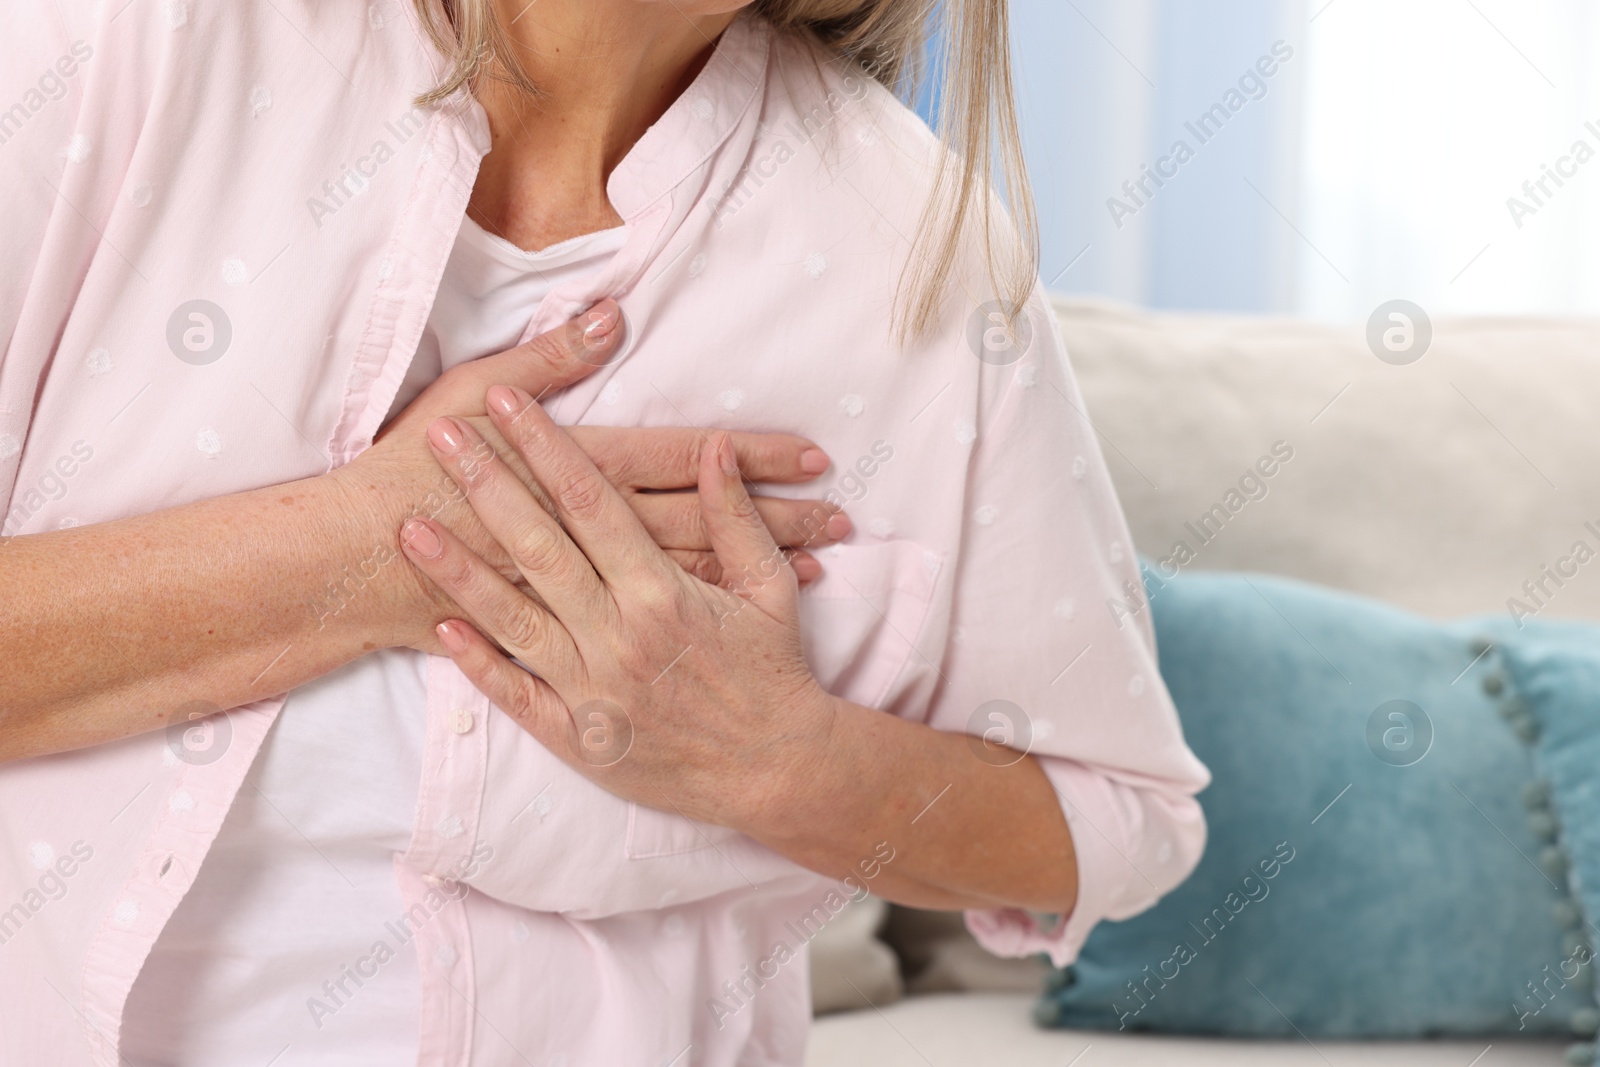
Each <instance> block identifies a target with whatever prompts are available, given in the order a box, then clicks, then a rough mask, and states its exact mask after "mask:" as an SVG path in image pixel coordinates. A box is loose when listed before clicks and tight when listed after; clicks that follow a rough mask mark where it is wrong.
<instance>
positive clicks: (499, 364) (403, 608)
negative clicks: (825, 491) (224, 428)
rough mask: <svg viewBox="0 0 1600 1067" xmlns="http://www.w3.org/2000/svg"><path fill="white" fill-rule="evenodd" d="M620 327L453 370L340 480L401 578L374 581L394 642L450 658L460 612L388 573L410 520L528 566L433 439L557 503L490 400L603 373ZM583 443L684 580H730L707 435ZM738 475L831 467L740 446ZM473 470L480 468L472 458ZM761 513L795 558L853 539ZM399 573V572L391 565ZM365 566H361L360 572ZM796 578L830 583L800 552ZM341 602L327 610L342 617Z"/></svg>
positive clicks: (782, 503)
mask: <svg viewBox="0 0 1600 1067" xmlns="http://www.w3.org/2000/svg"><path fill="white" fill-rule="evenodd" d="M621 321H622V320H621V314H620V312H619V310H618V308H617V305H616V303H615V302H614V301H611V300H604V301H602V302H601V303H599V304H597V305H595V307H593V308H591V309H590V310H589V311H587V312H585V313H584V314H583V315H580V316H578V317H577V318H575V319H572V320H570V321H568V322H567V323H565V324H564V325H562V326H560V327H557V328H556V329H554V330H552V331H550V332H549V333H546V334H542V335H540V336H539V337H536V338H534V339H532V340H531V341H529V342H528V343H526V344H524V345H519V346H518V347H516V348H513V349H510V350H508V351H506V352H502V353H500V354H498V355H494V356H489V357H486V358H484V359H480V360H474V361H472V362H470V363H464V364H462V365H460V366H458V367H454V368H452V369H451V370H449V371H446V372H445V373H444V374H443V375H441V376H440V377H439V379H438V380H437V381H435V382H434V383H433V384H432V385H430V386H429V387H428V388H427V389H426V390H424V391H423V392H422V393H421V394H420V395H419V396H418V397H417V398H416V400H414V401H413V402H412V403H411V404H410V405H409V406H408V407H406V408H405V410H404V411H402V412H401V413H400V414H399V415H397V416H396V417H395V418H394V420H393V421H392V422H390V423H389V425H388V426H386V427H385V428H384V429H383V431H382V432H381V433H380V434H379V435H378V437H377V439H376V441H375V442H374V444H373V446H372V448H370V449H368V450H367V451H366V452H364V453H362V455H361V456H359V457H357V458H356V459H355V460H354V461H352V462H351V463H350V464H348V465H347V466H345V467H343V468H341V469H340V470H338V471H335V472H334V477H336V478H337V479H339V480H341V481H342V482H343V483H344V484H345V486H346V487H347V489H348V490H349V492H350V494H351V495H352V497H353V498H354V503H353V506H355V507H357V508H358V509H361V510H362V511H363V512H364V513H365V514H367V515H369V516H370V517H371V518H372V519H373V522H374V527H375V530H376V531H378V532H376V533H375V534H374V536H375V537H378V538H380V540H378V541H377V542H376V543H375V545H374V554H373V555H371V556H368V557H366V559H364V560H362V561H361V563H362V564H364V565H365V567H366V569H367V570H368V571H370V570H372V569H373V567H374V563H373V562H370V561H371V560H377V561H378V563H377V566H378V567H379V568H380V569H381V571H383V572H387V573H388V574H389V579H388V580H386V581H380V582H376V583H374V582H372V579H371V577H370V575H363V577H364V578H365V579H366V582H367V583H368V584H367V585H366V588H373V586H374V585H376V586H377V587H378V589H379V592H378V595H380V596H384V597H387V598H389V600H390V605H389V609H390V610H389V617H391V618H392V619H393V620H394V630H393V632H392V634H391V636H390V643H392V644H396V645H409V646H411V647H414V648H419V649H422V650H423V651H428V652H438V651H440V646H439V644H438V641H437V636H436V634H435V632H434V625H435V624H436V623H438V622H439V621H440V620H442V619H444V618H447V617H449V616H450V615H452V614H454V613H455V612H456V608H455V607H454V606H453V605H452V604H451V602H450V600H449V599H448V598H447V597H445V596H443V595H442V594H441V593H440V592H439V590H438V589H437V587H435V586H434V585H433V584H432V583H429V582H426V581H423V580H421V579H420V577H419V576H418V575H417V574H416V573H415V572H414V571H412V570H411V568H409V567H405V566H403V565H402V566H397V567H396V566H389V565H388V562H395V561H397V557H396V556H395V555H394V553H393V550H392V546H393V531H394V529H395V527H396V526H397V525H398V524H399V523H400V522H401V521H404V519H405V518H406V517H407V516H410V515H414V514H420V515H423V516H426V517H429V518H432V519H434V520H436V521H437V522H439V523H440V524H442V525H444V526H445V527H447V528H448V529H449V530H451V531H452V532H453V533H454V534H455V535H456V536H457V537H458V538H459V539H460V540H461V542H462V543H463V544H464V545H466V546H468V547H469V548H470V549H471V551H473V552H474V553H475V554H476V555H478V556H479V557H481V558H482V559H483V560H485V561H486V562H487V563H488V564H489V565H490V566H492V567H493V568H494V569H495V570H496V571H497V572H498V573H499V574H501V575H502V576H504V577H505V578H507V579H508V580H511V581H513V582H518V581H520V580H521V576H520V575H519V573H518V571H517V569H516V567H515V566H514V565H513V562H512V560H511V558H510V556H508V555H507V554H506V552H505V551H504V550H503V549H502V548H501V547H500V545H499V544H498V543H497V542H496V540H495V539H494V538H493V537H492V536H490V535H489V533H488V532H487V531H486V530H485V529H484V528H483V525H482V523H481V522H480V521H479V519H478V517H477V516H476V515H475V514H474V512H473V510H472V508H470V507H468V506H466V505H465V503H464V502H463V499H464V498H463V497H462V494H461V492H460V490H459V489H458V488H457V487H456V485H455V483H454V482H452V481H451V480H450V479H449V478H447V477H444V476H443V475H441V473H440V471H439V465H438V464H437V463H436V462H435V460H434V458H433V454H432V452H431V451H430V449H429V446H428V442H427V433H426V431H427V427H428V426H429V425H430V424H431V423H432V422H434V421H435V420H436V419H438V418H440V417H441V416H450V417H453V418H456V419H459V420H461V421H463V422H464V423H465V424H467V425H469V426H471V427H473V429H474V430H475V431H476V433H477V434H478V435H479V436H478V437H476V438H475V448H477V449H478V450H479V454H478V455H477V460H478V461H482V460H484V459H486V458H488V457H489V456H491V455H493V456H496V457H498V458H499V459H500V460H502V461H504V465H505V466H504V468H502V469H509V472H510V473H511V474H512V475H513V476H515V477H516V478H518V479H519V480H520V481H521V482H522V483H523V484H524V485H525V486H526V487H527V488H528V490H529V491H530V493H532V494H533V496H534V498H535V499H536V500H538V502H539V503H540V504H542V505H543V506H544V507H545V508H546V509H547V510H548V509H550V508H551V503H550V501H549V499H548V497H547V496H545V494H544V493H543V491H542V490H541V489H540V488H539V485H538V482H537V481H536V480H535V478H534V477H533V475H532V474H531V472H529V470H528V468H527V467H526V465H524V463H523V462H522V459H521V457H519V456H518V455H517V453H516V452H515V451H514V450H513V449H511V448H510V447H509V446H508V445H507V444H506V441H505V439H504V438H503V437H502V436H501V435H500V433H499V432H498V431H497V430H496V428H495V426H494V425H493V424H492V423H491V422H490V421H489V420H488V419H487V418H485V417H484V415H485V407H484V392H485V390H486V389H487V388H488V386H489V385H490V384H491V383H493V382H498V381H511V382H514V383H517V385H518V386H519V387H521V388H524V389H525V390H527V391H528V392H530V393H532V394H533V395H535V396H543V395H544V394H545V393H548V392H551V391H553V390H556V389H560V388H562V387H564V386H567V385H570V384H572V383H573V382H576V381H578V380H580V379H582V378H583V377H585V376H587V375H588V374H589V373H591V372H592V371H594V370H595V369H596V368H598V367H600V366H603V365H604V364H605V363H606V362H607V361H609V360H610V359H611V358H612V356H613V355H615V354H616V352H617V351H618V350H619V348H620V346H621V342H622V326H621ZM570 437H571V439H572V440H573V441H574V442H576V444H577V445H578V447H579V448H581V449H582V451H583V452H584V453H585V454H586V455H587V456H588V458H589V460H590V461H591V462H592V463H593V464H594V466H595V468H596V469H597V470H598V472H599V473H600V474H601V475H602V476H603V477H604V478H605V479H606V481H607V482H609V483H610V484H611V485H612V486H613V487H614V488H615V489H616V490H617V492H618V493H619V495H620V496H621V497H622V499H623V500H625V501H626V502H627V504H628V505H629V507H630V508H631V509H632V511H633V512H634V514H635V515H636V516H637V518H638V521H639V522H640V523H641V524H642V525H643V528H644V530H645V531H646V532H647V534H648V535H649V536H650V538H651V539H652V540H653V541H654V542H655V544H657V545H658V546H660V547H661V549H663V550H664V551H665V552H666V554H667V556H668V557H669V558H671V559H672V560H673V561H674V562H676V563H677V564H678V565H679V566H680V567H682V568H683V569H684V570H685V571H687V572H689V573H691V574H694V575H696V576H697V577H700V578H702V579H704V580H706V581H708V582H718V581H721V580H722V577H723V575H722V571H721V568H720V566H719V564H718V561H717V555H716V553H715V552H713V551H712V545H711V541H710V538H709V534H708V531H707V529H706V526H705V524H704V522H703V521H702V518H701V507H700V504H699V500H698V497H697V494H696V492H695V490H694V486H695V484H696V481H697V477H698V473H697V472H698V468H699V465H700V464H699V457H700V451H701V443H702V441H703V440H704V439H705V434H704V432H703V431H701V430H698V429H694V428H689V427H684V428H647V429H635V428H613V427H575V428H573V429H572V430H571V431H570ZM731 438H732V441H733V447H734V450H735V453H736V455H737V457H738V460H739V463H740V464H741V466H742V467H743V468H744V469H745V470H746V471H747V473H748V475H749V477H750V478H751V479H752V480H754V481H760V482H777V483H784V482H788V483H794V482H804V481H809V480H811V479H813V478H815V477H816V476H817V475H819V474H820V473H822V472H823V471H824V470H826V469H827V467H828V458H827V456H826V455H824V454H823V452H822V451H821V450H820V449H818V448H817V447H816V446H815V445H814V444H812V443H811V442H810V441H807V440H806V439H805V438H802V437H797V436H795V435H792V434H748V433H736V434H732V435H731ZM469 458H470V457H469ZM756 508H757V511H758V513H759V515H760V516H761V518H762V520H763V521H764V522H765V523H766V525H767V527H768V528H770V529H771V530H772V532H773V534H774V536H775V537H776V538H777V539H778V540H779V541H781V542H782V543H783V544H784V545H785V546H786V547H788V548H790V549H800V548H802V547H804V546H820V545H825V544H828V543H830V542H832V541H836V540H838V539H839V538H841V537H843V536H844V535H845V534H846V533H848V532H849V528H850V527H849V520H848V519H846V518H845V517H844V516H843V515H842V514H838V513H837V512H836V510H835V509H833V508H831V507H829V506H828V505H826V504H824V503H823V502H822V501H820V500H786V499H780V498H775V497H766V498H759V499H758V500H757V501H756ZM384 561H388V562H384ZM353 562H354V561H353ZM795 567H796V569H797V571H798V572H799V574H800V575H801V577H802V578H804V579H807V580H809V579H810V578H813V577H815V576H816V575H817V574H819V573H820V571H821V568H820V566H819V565H818V564H817V562H816V560H815V559H813V558H811V557H810V556H808V555H806V554H805V553H803V552H801V553H799V554H798V555H797V556H796V559H795ZM340 602H341V601H340V600H339V599H338V598H329V600H328V603H329V604H330V605H337V604H339V603H340Z"/></svg>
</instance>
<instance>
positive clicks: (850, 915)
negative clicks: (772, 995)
mask: <svg viewBox="0 0 1600 1067" xmlns="http://www.w3.org/2000/svg"><path fill="white" fill-rule="evenodd" d="M888 910H889V905H888V904H887V903H886V902H885V901H883V900H882V899H880V898H878V897H863V898H862V899H861V900H859V901H857V902H855V903H853V904H849V905H847V906H846V907H845V909H844V910H843V911H841V912H840V913H839V914H838V915H835V916H834V917H833V919H832V921H830V922H829V923H828V925H826V926H824V927H823V928H822V932H821V933H819V934H817V936H816V937H815V938H814V939H813V940H812V942H811V1010H812V1011H813V1012H814V1013H815V1014H817V1015H821V1014H824V1013H825V1012H830V1011H844V1010H846V1009H849V1008H865V1007H868V1006H869V1005H873V1004H876V1005H880V1006H881V1005H884V1004H889V1003H892V1002H894V1001H896V1000H899V999H900V994H901V992H902V988H901V983H900V966H899V961H898V960H896V959H895V955H894V953H893V952H892V951H890V949H889V947H888V946H887V945H885V944H884V943H883V942H881V941H879V940H878V938H877V933H878V931H879V929H881V928H882V926H883V922H884V918H885V916H886V915H887V913H888ZM974 947H976V945H974Z"/></svg>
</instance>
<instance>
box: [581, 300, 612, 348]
mask: <svg viewBox="0 0 1600 1067" xmlns="http://www.w3.org/2000/svg"><path fill="white" fill-rule="evenodd" d="M621 320H622V309H621V308H619V307H617V305H616V304H609V303H608V304H604V305H602V306H600V307H595V308H591V309H590V310H589V312H588V313H587V314H586V315H585V316H584V324H583V340H584V343H585V344H589V345H597V344H599V343H600V342H601V341H604V340H605V339H606V338H607V337H609V336H611V331H612V330H614V329H616V328H617V323H618V322H620V321H621Z"/></svg>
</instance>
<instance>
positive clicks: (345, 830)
mask: <svg viewBox="0 0 1600 1067" xmlns="http://www.w3.org/2000/svg"><path fill="white" fill-rule="evenodd" d="M626 236H627V232H626V228H625V227H618V228H616V229H612V230H604V231H601V232H599V233H593V234H587V235H585V236H582V237H577V238H573V239H572V240H570V241H564V242H562V243H561V244H558V245H553V246H551V247H550V248H547V249H544V250H543V251H540V252H525V251H523V250H522V249H519V248H517V247H516V246H514V245H512V244H510V243H508V242H507V241H504V240H502V239H500V238H498V237H494V236H492V235H490V234H488V233H485V232H484V231H483V230H482V229H481V228H479V227H478V226H477V225H476V224H475V223H474V222H472V220H470V219H466V220H463V223H462V227H461V232H460V235H459V236H458V237H457V239H456V243H455V247H454V249H453V250H452V251H451V254H450V260H449V263H448V264H447V265H446V267H445V271H444V275H443V277H442V278H441V280H440V283H439V292H438V295H437V297H436V298H435V300H434V305H433V310H432V312H431V313H430V315H429V319H428V324H427V328H426V329H425V330H424V332H423V337H422V340H421V341H420V343H419V344H418V346H417V352H416V355H415V356H414V357H413V359H412V361H411V365H410V368H409V369H408V370H407V373H406V377H405V380H404V382H402V384H401V386H400V390H399V392H398V393H397V394H396V397H395V401H394V406H393V408H392V409H391V416H392V415H393V413H394V412H397V411H399V410H400V409H401V408H403V407H405V405H407V404H409V403H410V402H411V400H413V399H414V398H415V397H416V395H417V394H418V393H420V392H421V391H422V390H423V389H424V388H426V387H427V385H428V384H429V383H430V382H432V381H433V380H434V379H435V378H437V377H438V376H439V375H440V374H441V373H442V372H443V371H444V370H447V369H449V368H451V367H454V366H456V365H457V364H460V363H464V362H466V361H468V360H471V359H477V358H479V357H481V356H486V355H490V354H492V353H495V352H500V351H503V350H505V349H507V348H510V347H511V346H512V345H514V344H516V342H517V340H518V339H519V338H520V337H521V336H522V331H523V329H524V328H525V327H526V326H527V324H528V320H529V318H531V317H532V315H533V311H534V309H535V308H536V307H538V305H539V302H540V301H541V300H543V299H544V297H545V295H546V294H547V293H549V292H550V291H551V290H553V289H554V288H555V287H556V286H558V285H561V284H564V283H566V282H567V281H570V280H572V279H575V278H579V277H582V276H585V275H588V274H591V273H592V272H594V271H597V270H599V269H600V268H602V267H603V266H605V265H606V263H607V262H609V260H610V259H611V258H612V257H613V256H614V255H615V254H616V252H617V251H618V249H620V248H621V247H622V244H623V241H624V240H625V239H626ZM427 669H428V666H427V657H425V656H424V655H422V654H421V653H419V652H413V651H411V650H409V649H388V650H385V651H381V652H375V653H373V654H371V655H367V656H363V657H362V658H360V659H358V660H356V661H355V662H353V663H350V664H347V665H346V666H344V667H342V668H340V669H339V670H336V671H334V672H333V673H331V674H328V675H325V676H323V677H322V678H319V679H317V680H316V681H313V682H310V683H308V684H306V685H303V686H301V687H300V688H298V689H296V690H294V691H293V692H291V693H290V694H289V696H288V699H287V700H286V701H285V702H284V706H283V710H282V711H281V712H280V713H279V715H278V720H277V722H276V723H275V724H274V725H273V727H272V730H271V731H270V732H269V733H268V735H267V737H266V740H265V741H264V742H263V744H262V747H261V751H260V753H259V754H258V755H257V757H256V761H255V764H254V765H253V766H252V767H251V769H250V772H249V774H248V776H247V777H246V778H245V781H244V784H243V786H241V787H240V790H239V796H238V799H237V800H235V801H234V804H233V807H232V808H231V809H230V810H229V812H228V817H227V819H226V821H225V822H224V823H223V826H222V830H221V832H220V833H219V834H218V835H217V840H216V842H215V843H214V844H213V845H212V847H211V851H210V853H209V854H208V855H207V857H206V859H205V862H204V864H203V865H202V866H201V868H200V872H199V874H198V876H197V877H196V878H195V882H194V886H193V888H192V889H191V890H190V891H189V893H188V895H187V896H185V897H184V899H183V901H182V902H181V903H180V904H179V906H178V908H177V910H176V911H175V912H174V913H173V916H172V918H171V920H170V921H169V922H168V923H167V925H166V928H165V929H164V930H163V931H162V933H161V936H160V938H159V939H157V941H156V943H155V946H154V948H153V949H152V950H151V952H150V957H149V959H148V960H147V961H146V963H145V966H144V969H143V970H142V971H141V972H140V973H139V977H138V980H137V981H136V982H135V983H134V987H133V991H132V993H131V994H130V995H129V999H128V1007H127V1011H126V1013H125V1016H124V1021H123V1030H122V1034H123V1037H122V1046H121V1052H122V1054H123V1056H124V1057H125V1058H126V1060H127V1061H128V1062H129V1063H131V1064H132V1065H133V1067H235V1065H237V1067H263V1065H265V1064H266V1063H268V1062H269V1061H270V1062H271V1063H272V1064H273V1067H368V1065H371V1067H380V1065H381V1067H394V1065H396V1064H404V1063H415V1062H416V1058H417V1042H418V1012H419V998H420V993H419V984H418V983H419V979H418V972H417V963H416V954H415V949H414V948H413V947H412V946H410V945H408V946H406V947H405V948H404V949H402V951H401V952H400V953H399V954H398V955H397V956H396V957H395V958H394V959H393V960H391V961H389V962H388V963H387V964H386V965H385V966H384V968H383V969H382V970H381V971H380V972H379V974H378V976H377V977H376V978H375V979H371V980H368V981H367V982H366V983H365V984H364V985H362V986H361V987H360V988H359V989H358V990H356V991H355V993H354V995H351V996H348V997H346V996H343V995H340V996H339V997H337V998H335V997H333V996H331V995H329V994H328V993H326V992H325V991H324V989H323V983H324V982H329V981H335V980H337V979H338V978H339V976H340V972H341V969H342V968H344V967H346V966H349V965H351V964H353V963H354V961H356V960H357V959H358V958H360V957H362V956H365V955H367V953H368V952H369V951H370V949H371V946H372V944H373V942H374V941H377V940H379V939H380V938H382V937H383V927H384V923H385V922H386V921H389V920H392V919H394V918H396V917H397V916H399V915H400V914H401V913H402V912H403V911H404V910H405V909H404V907H403V906H402V905H401V901H400V892H399V889H398V887H397V885H396V883H395V877H394V866H393V864H394V857H395V855H396V854H398V853H401V852H404V851H405V850H406V848H407V846H408V844H409V842H410V840H411V831H412V826H413V823H414V820H415V813H416V804H417V785H418V781H419V779H420V777H421V774H422V750H423V736H424V722H425V720H426V717H427ZM347 988H348V984H347ZM313 998H316V999H317V1001H319V1002H320V1003H321V1004H322V1005H323V1006H324V1007H325V1008H331V1009H332V1010H331V1012H330V1011H326V1010H317V1011H315V1012H314V1011H313V1008H314V1005H313V1004H312V1003H311V1001H312V999H313ZM280 1053H281V1055H280ZM274 1057H277V1058H274Z"/></svg>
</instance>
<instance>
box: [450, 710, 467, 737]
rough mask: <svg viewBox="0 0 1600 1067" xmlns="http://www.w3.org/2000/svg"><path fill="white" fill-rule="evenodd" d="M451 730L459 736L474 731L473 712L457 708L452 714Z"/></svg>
mask: <svg viewBox="0 0 1600 1067" xmlns="http://www.w3.org/2000/svg"><path fill="white" fill-rule="evenodd" d="M450 729H452V730H454V731H455V732H456V733H458V734H465V733H470V732H471V731H472V712H471V711H470V710H468V709H467V708H457V709H456V710H454V711H452V712H451V713H450Z"/></svg>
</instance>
